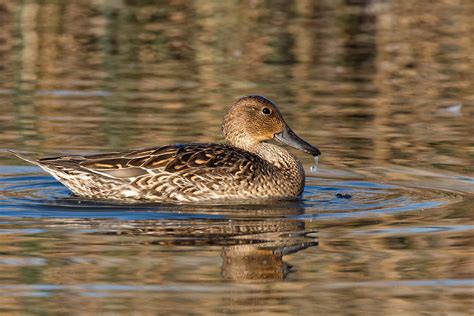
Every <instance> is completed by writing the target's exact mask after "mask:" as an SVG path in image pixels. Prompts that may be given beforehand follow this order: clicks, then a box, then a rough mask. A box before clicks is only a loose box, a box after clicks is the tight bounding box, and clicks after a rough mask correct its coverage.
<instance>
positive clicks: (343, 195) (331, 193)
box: [0, 168, 462, 219]
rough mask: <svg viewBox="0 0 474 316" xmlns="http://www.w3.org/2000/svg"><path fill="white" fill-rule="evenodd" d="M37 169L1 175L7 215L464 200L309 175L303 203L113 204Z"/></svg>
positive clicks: (365, 206)
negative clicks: (88, 196)
mask: <svg viewBox="0 0 474 316" xmlns="http://www.w3.org/2000/svg"><path fill="white" fill-rule="evenodd" d="M36 170H37V169H35V168H29V169H26V170H25V169H23V168H18V169H16V168H10V169H7V171H8V174H3V175H2V174H0V209H1V210H2V215H3V216H19V217H85V218H95V217H101V218H104V217H111V218H123V219H159V218H200V217H206V218H220V217H222V216H224V217H225V216H226V215H229V214H232V215H236V214H238V213H239V212H236V211H235V209H236V206H238V207H237V208H239V209H240V210H243V212H244V213H245V214H247V215H257V216H260V215H262V214H263V213H265V214H266V215H269V216H275V215H278V216H292V217H297V218H300V219H313V218H318V219H325V218H338V217H341V218H347V217H365V216H372V215H376V214H390V213H397V212H405V211H416V210H425V209H430V208H435V207H439V206H442V205H446V204H450V203H455V202H459V201H461V200H462V195H460V194H458V193H455V192H450V191H447V190H439V189H428V188H419V187H416V186H411V187H404V186H399V185H395V184H390V183H388V184H387V183H379V182H374V181H362V180H354V179H331V178H329V179H328V178H315V177H309V178H308V179H307V185H306V188H305V192H304V194H303V199H302V200H300V201H286V202H279V203H276V204H275V203H268V202H265V204H261V203H257V204H255V203H253V204H250V203H248V202H244V203H243V204H242V203H232V204H229V203H217V204H213V205H207V206H206V205H192V206H191V205H166V204H124V203H109V202H100V201H91V200H86V199H81V198H78V197H75V196H72V195H71V193H70V192H69V190H67V189H66V188H65V187H64V186H63V185H61V184H60V183H58V182H57V181H55V180H54V179H53V178H52V177H50V176H48V175H40V174H38V173H37V172H36ZM32 171H33V172H32ZM259 210H265V212H259ZM269 210H271V211H269Z"/></svg>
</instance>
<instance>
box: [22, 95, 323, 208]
mask: <svg viewBox="0 0 474 316" xmlns="http://www.w3.org/2000/svg"><path fill="white" fill-rule="evenodd" d="M222 131H223V134H224V138H225V140H226V142H227V144H211V143H203V144H176V145H167V146H162V147H153V148H146V149H140V150H134V151H126V152H114V153H108V154H99V155H90V156H61V157H55V158H43V159H39V160H33V159H31V158H29V157H25V156H23V155H20V154H17V153H14V154H15V155H17V156H18V157H20V158H22V159H24V160H26V161H28V162H31V163H34V164H37V165H39V166H40V167H41V168H43V169H44V170H45V171H47V172H49V173H51V174H52V175H53V176H54V177H55V178H56V179H57V180H58V181H60V182H61V183H63V184H64V185H65V186H66V187H68V188H69V189H70V190H71V191H73V192H74V193H75V194H77V195H80V196H84V197H89V198H99V199H115V200H130V199H132V200H143V201H150V202H193V201H196V202H197V201H209V200H219V199H255V198H274V199H288V198H295V197H298V196H299V195H300V194H301V192H302V191H303V188H304V179H305V175H304V170H303V167H302V165H301V163H300V161H299V160H298V159H297V158H296V157H295V156H293V155H292V154H291V153H290V152H288V151H287V150H286V149H284V148H282V147H279V146H277V145H273V144H270V143H267V142H266V141H268V140H271V139H273V138H276V139H278V140H280V141H282V142H283V143H286V144H288V145H290V146H293V147H295V148H297V149H299V150H302V151H304V152H307V153H309V154H311V155H313V156H317V155H319V154H320V152H319V150H318V149H317V148H315V147H313V146H311V145H310V144H308V143H306V142H305V141H303V140H302V139H300V138H299V137H298V136H296V134H294V133H293V131H292V130H291V129H290V128H289V127H288V126H287V125H286V123H285V121H284V119H283V117H282V115H281V113H280V111H279V110H278V108H277V107H276V105H275V104H274V103H273V102H271V101H269V100H268V99H266V98H264V97H261V96H254V95H251V96H246V97H243V98H241V99H239V100H238V101H237V102H236V103H234V104H233V105H232V106H231V108H230V109H229V112H228V113H227V115H226V116H225V118H224V122H223V125H222Z"/></svg>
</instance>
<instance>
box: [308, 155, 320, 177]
mask: <svg viewBox="0 0 474 316" xmlns="http://www.w3.org/2000/svg"><path fill="white" fill-rule="evenodd" d="M313 158H314V163H313V164H312V165H311V167H309V170H310V171H311V173H316V172H317V171H318V164H319V156H314V157H313Z"/></svg>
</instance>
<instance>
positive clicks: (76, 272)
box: [0, 0, 474, 315]
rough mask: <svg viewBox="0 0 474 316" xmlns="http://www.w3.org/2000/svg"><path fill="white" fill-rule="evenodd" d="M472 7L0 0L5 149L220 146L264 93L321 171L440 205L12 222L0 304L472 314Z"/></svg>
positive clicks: (27, 309)
mask: <svg viewBox="0 0 474 316" xmlns="http://www.w3.org/2000/svg"><path fill="white" fill-rule="evenodd" d="M473 15H474V5H473V2H472V1H469V0H443V1H429V0H421V1H415V2H414V1H409V0H396V1H364V0H362V1H330V0H322V1H309V0H300V1H294V2H289V1H276V2H275V1H272V2H265V1H258V0H257V1H254V0H252V1H200V0H199V1H198V0H196V1H183V0H173V1H165V2H162V3H161V2H160V4H159V5H157V4H156V3H153V2H148V1H102V0H96V1H90V2H87V1H62V2H61V1H46V2H41V1H34V0H32V1H23V2H21V1H9V0H0V26H1V27H0V149H5V148H11V149H17V150H25V151H38V152H43V153H58V152H100V151H106V150H121V149H126V148H139V147H144V146H151V145H160V144H167V143H175V142H209V141H221V136H220V123H221V119H222V117H223V114H224V112H225V111H226V108H227V107H228V105H229V104H230V103H232V102H233V101H234V100H235V99H236V98H238V97H239V96H241V95H244V94H249V93H259V94H263V95H266V96H268V97H270V98H272V99H274V100H275V101H276V102H277V103H278V104H279V105H280V107H281V109H282V111H283V113H284V115H285V118H287V121H288V123H289V124H290V126H292V127H293V129H294V130H295V131H297V132H298V133H299V134H301V136H303V137H304V138H305V139H306V140H308V141H309V142H311V143H314V144H316V145H318V147H319V148H321V149H322V151H323V155H322V157H321V159H322V161H321V162H322V163H321V166H320V171H318V172H319V173H318V175H321V176H322V177H323V178H324V177H326V178H328V177H331V175H335V174H331V173H329V172H334V171H332V170H338V172H340V173H338V174H337V175H338V176H340V175H341V173H344V172H345V173H347V174H348V175H349V176H347V178H349V177H353V180H354V181H355V180H361V179H364V180H367V181H373V182H384V181H385V182H389V183H393V182H396V183H398V184H399V185H405V186H406V188H405V189H404V191H402V192H403V193H404V194H405V195H406V196H409V197H413V200H414V202H416V201H417V200H416V199H417V198H420V197H424V199H423V200H427V197H430V198H432V199H433V200H439V201H451V204H448V205H446V206H443V207H438V208H431V209H430V208H428V209H420V210H417V211H413V212H408V211H407V212H399V213H397V214H390V215H388V214H382V215H378V216H375V215H373V216H372V215H369V216H364V217H362V218H359V219H358V218H355V219H354V218H347V219H343V218H339V217H336V218H324V215H326V213H330V212H329V211H328V210H326V209H324V208H322V207H319V206H318V201H317V200H318V196H317V195H318V194H322V193H321V192H316V193H315V196H312V195H310V194H307V196H308V199H314V200H316V202H315V201H312V200H311V201H310V202H311V203H313V204H311V205H312V206H311V207H312V209H311V210H310V211H311V212H313V213H316V214H318V215H321V218H318V217H315V218H316V220H315V221H311V220H304V219H303V218H304V217H299V216H302V215H304V214H305V213H308V209H306V210H305V209H304V208H303V206H301V207H299V206H298V207H295V208H291V207H288V206H283V208H284V209H285V213H284V214H281V213H279V211H280V210H281V209H279V208H276V213H271V212H270V211H269V209H268V208H266V209H264V210H258V208H257V211H256V213H253V214H252V213H251V212H249V210H248V209H246V210H243V212H244V213H245V216H239V215H238V214H237V213H238V212H234V211H235V210H234V211H233V212H230V213H232V214H230V213H229V212H227V213H225V214H222V213H221V214H219V210H216V211H215V212H214V213H212V212H209V210H207V214H208V215H216V216H224V218H222V219H212V220H211V219H189V218H187V219H182V220H180V219H166V218H165V219H160V220H116V221H114V220H110V219H109V220H106V219H95V220H92V219H91V220H86V219H79V218H74V219H69V220H58V219H51V220H48V219H44V218H40V219H28V220H26V219H25V220H24V221H23V220H20V219H12V220H11V221H10V219H8V220H7V219H6V220H5V221H4V222H3V221H2V223H1V224H0V226H1V229H0V232H1V233H0V253H1V255H0V291H1V292H2V293H4V294H2V295H0V306H1V307H0V311H1V312H3V311H7V312H9V313H12V314H14V313H17V314H22V313H31V314H38V313H40V312H44V311H47V312H50V313H68V312H70V311H71V308H74V310H76V311H78V313H84V314H96V313H99V312H103V311H104V310H105V311H108V312H110V313H116V312H122V313H131V312H136V311H140V312H141V313H143V314H155V313H157V312H161V313H171V312H173V313H187V314H191V313H196V314H209V313H231V312H235V313H239V312H240V313H251V312H252V313H262V314H265V315H267V314H268V315H271V314H294V313H301V314H302V313H305V314H311V315H312V314H317V313H319V314H321V315H329V314H355V315H359V314H361V315H362V314H363V315H367V314H375V315H381V314H384V315H385V314H387V315H406V314H413V313H417V312H420V311H422V312H425V313H427V314H430V315H431V314H433V315H436V314H439V315H442V314H470V313H472V311H473V309H472V287H470V286H468V285H469V284H468V283H467V282H470V280H472V276H473V273H474V272H473V270H472V266H473V265H472V242H471V240H472V227H471V226H469V224H470V223H471V222H472V192H473V189H472V174H473V168H472V167H473V164H472V161H473V155H474V152H473V148H474V146H473V145H474V144H473V138H472V134H473V126H474V124H473V116H474V113H473V111H474V110H473V108H474V107H473V104H474V94H473V93H472V87H473V86H474V78H473V76H472V69H474V68H473V66H474V64H473V63H474V59H473V58H472V56H474V45H473V37H472V34H473V33H474V24H473V23H472V17H473ZM299 157H302V156H301V155H299ZM302 159H304V163H305V165H307V166H309V165H310V164H311V163H312V161H311V160H310V159H311V158H309V157H302ZM0 163H1V164H2V165H5V164H14V165H17V164H18V163H19V162H18V161H16V160H14V158H13V157H10V156H5V155H1V156H0ZM325 172H326V173H325ZM3 174H4V173H2V175H3ZM341 177H342V176H341ZM342 178H343V177H342ZM322 180H323V179H319V181H322ZM310 181H312V182H310V184H311V185H312V186H316V185H318V183H317V182H316V180H315V179H312V180H310ZM1 184H2V186H3V185H4V183H1ZM411 186H417V189H410V188H411ZM428 188H437V189H439V190H438V191H427V192H423V189H426V190H427V189H428ZM15 192H17V193H18V192H19V193H18V194H24V191H21V190H20V189H17V191H11V192H7V193H8V194H9V195H10V196H9V197H10V198H12V199H13V198H17V199H21V198H22V196H21V195H19V196H15V195H14V194H15ZM454 192H456V194H455V193H454ZM311 194H312V193H311ZM436 194H437V195H439V197H434V195H436ZM4 195H5V194H4V193H2V196H4ZM398 197H399V196H395V197H394V198H393V199H394V200H395V201H396V200H397V198H398ZM402 197H404V196H402ZM357 198H358V197H357V196H355V197H354V200H353V201H352V202H353V203H355V202H357ZM382 202H383V201H382ZM2 203H3V202H2V201H0V206H3V204H2ZM308 203H309V202H308ZM446 203H448V202H446ZM314 205H316V206H314ZM304 207H307V206H304ZM288 210H290V211H291V212H294V214H293V213H292V214H287V213H288ZM200 212H203V210H200V209H199V208H198V209H196V210H194V211H193V210H188V213H187V214H188V215H190V216H191V215H196V214H200ZM269 212H270V213H271V214H268V213H269ZM291 212H290V213H291ZM348 212H349V211H348ZM265 214H266V215H265ZM288 215H291V217H290V218H288V217H287V216H288ZM246 216H247V217H246ZM58 217H60V216H58ZM79 217H80V216H79ZM437 227H438V228H439V229H437ZM37 230H39V231H37ZM315 230H318V234H317V238H316V236H315V235H313V232H314V231H315ZM317 243H319V244H317ZM277 280H279V282H276V281H277ZM390 282H393V283H390ZM456 282H457V283H456ZM4 285H8V286H10V287H3V288H2V287H1V286H4ZM470 285H471V286H472V284H470ZM43 286H44V287H43ZM47 286H58V288H48V287H47ZM101 286H103V287H101ZM121 286H122V287H123V288H121ZM126 286H129V287H126ZM146 286H148V287H146ZM5 293H6V294H5ZM7 294H8V295H7Z"/></svg>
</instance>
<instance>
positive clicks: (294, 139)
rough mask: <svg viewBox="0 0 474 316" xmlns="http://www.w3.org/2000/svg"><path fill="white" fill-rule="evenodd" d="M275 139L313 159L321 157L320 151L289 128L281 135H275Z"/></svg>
mask: <svg viewBox="0 0 474 316" xmlns="http://www.w3.org/2000/svg"><path fill="white" fill-rule="evenodd" d="M275 138H276V139H277V140H279V141H280V142H282V143H284V144H286V145H288V146H291V147H293V148H296V149H298V150H301V151H303V152H305V153H308V154H310V155H311V156H313V157H315V156H319V155H321V151H320V150H319V149H317V148H316V147H314V146H313V145H311V144H309V143H307V142H305V141H304V140H302V139H301V138H300V137H299V136H298V135H296V134H295V133H294V132H293V131H292V130H291V129H290V128H289V127H288V126H286V127H285V128H284V129H283V131H282V132H281V133H278V134H275Z"/></svg>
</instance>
